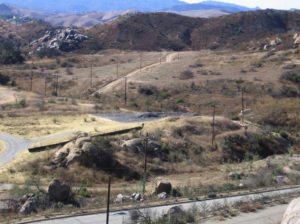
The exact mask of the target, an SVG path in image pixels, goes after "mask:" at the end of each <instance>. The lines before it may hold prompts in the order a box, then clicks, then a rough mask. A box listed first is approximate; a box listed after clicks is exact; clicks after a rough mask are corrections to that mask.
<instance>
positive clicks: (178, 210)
mask: <svg viewBox="0 0 300 224" xmlns="http://www.w3.org/2000/svg"><path fill="white" fill-rule="evenodd" d="M184 213H185V212H184V211H183V209H182V207H181V206H174V207H172V208H169V209H168V210H167V211H166V212H165V213H164V216H169V217H170V216H171V217H172V216H181V215H184Z"/></svg>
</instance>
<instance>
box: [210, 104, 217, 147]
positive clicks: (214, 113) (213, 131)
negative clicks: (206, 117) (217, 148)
mask: <svg viewBox="0 0 300 224" xmlns="http://www.w3.org/2000/svg"><path fill="white" fill-rule="evenodd" d="M213 108H214V111H213V122H212V138H211V146H212V148H214V145H215V137H216V134H215V117H216V105H213Z"/></svg>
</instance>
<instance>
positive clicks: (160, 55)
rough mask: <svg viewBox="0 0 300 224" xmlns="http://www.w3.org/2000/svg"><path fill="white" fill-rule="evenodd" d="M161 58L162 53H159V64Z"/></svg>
mask: <svg viewBox="0 0 300 224" xmlns="http://www.w3.org/2000/svg"><path fill="white" fill-rule="evenodd" d="M161 56H162V53H161V52H160V54H159V64H161Z"/></svg>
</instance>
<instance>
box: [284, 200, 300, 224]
mask: <svg viewBox="0 0 300 224" xmlns="http://www.w3.org/2000/svg"><path fill="white" fill-rule="evenodd" d="M281 224H300V198H297V199H294V200H293V201H292V202H291V203H290V204H289V206H288V208H287V209H286V211H285V213H284V215H283V219H282V221H281Z"/></svg>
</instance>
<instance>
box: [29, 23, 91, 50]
mask: <svg viewBox="0 0 300 224" xmlns="http://www.w3.org/2000/svg"><path fill="white" fill-rule="evenodd" d="M87 39H88V37H87V36H84V35H82V34H80V33H78V31H77V30H75V29H71V28H67V29H57V30H56V31H55V32H52V31H46V32H45V35H44V36H43V37H41V38H40V39H38V40H34V41H32V42H31V43H30V45H31V47H32V48H34V49H36V50H35V51H37V52H38V51H40V50H41V49H45V48H46V49H47V48H48V49H57V50H61V51H65V52H69V51H73V50H75V49H78V48H79V44H80V43H81V42H83V41H85V40H87Z"/></svg>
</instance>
